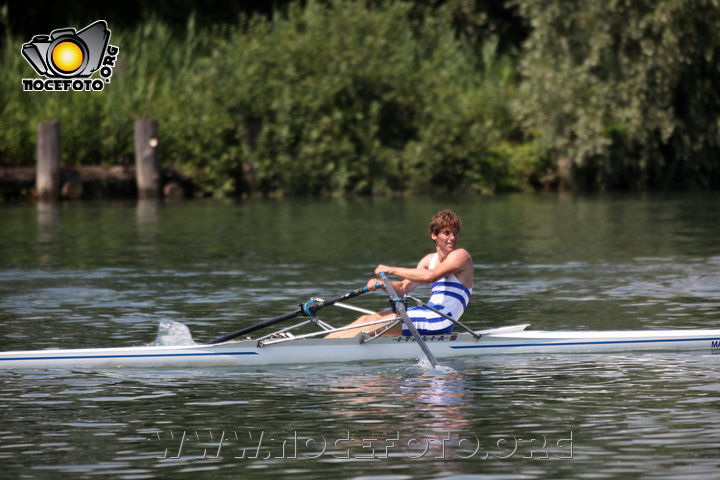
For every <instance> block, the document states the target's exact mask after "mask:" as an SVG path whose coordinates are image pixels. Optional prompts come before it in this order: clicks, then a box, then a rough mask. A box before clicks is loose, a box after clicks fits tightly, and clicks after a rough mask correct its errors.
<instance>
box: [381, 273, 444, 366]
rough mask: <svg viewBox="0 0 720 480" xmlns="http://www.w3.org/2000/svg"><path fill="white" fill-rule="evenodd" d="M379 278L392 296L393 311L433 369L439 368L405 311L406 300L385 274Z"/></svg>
mask: <svg viewBox="0 0 720 480" xmlns="http://www.w3.org/2000/svg"><path fill="white" fill-rule="evenodd" d="M378 278H380V280H381V281H382V283H383V285H385V291H387V293H388V295H389V296H390V301H391V302H392V304H393V307H394V308H393V310H394V311H395V313H396V314H397V315H398V316H399V317H400V318H401V319H402V321H403V323H404V324H405V326H406V327H407V329H408V330H410V333H411V334H412V336H413V337H414V338H415V342H416V343H417V344H418V345H419V346H420V349H421V350H422V351H423V353H424V354H425V357H426V358H427V359H428V361H429V362H430V364H431V365H432V366H433V368H435V367H437V365H438V361H437V359H436V358H435V355H433V353H432V352H431V351H430V348H429V347H428V346H427V344H426V343H425V340H423V339H422V337H421V336H420V332H418V331H417V328H415V324H414V323H413V322H412V320H411V319H410V317H409V316H408V314H407V310H406V309H405V302H404V300H403V299H402V298H399V297H398V295H397V293H396V292H395V287H393V286H392V283H391V282H390V279H388V278H387V275H386V274H385V272H380V274H379V275H378Z"/></svg>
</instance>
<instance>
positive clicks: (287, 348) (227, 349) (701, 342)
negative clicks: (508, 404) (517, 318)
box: [0, 325, 720, 369]
mask: <svg viewBox="0 0 720 480" xmlns="http://www.w3.org/2000/svg"><path fill="white" fill-rule="evenodd" d="M526 328H527V325H515V326H510V327H503V328H495V329H489V330H483V331H478V332H476V333H479V334H480V335H481V336H480V338H479V339H475V338H473V336H472V335H471V334H469V333H457V334H450V335H438V336H426V337H424V339H425V342H426V343H427V345H428V347H429V348H430V350H432V353H433V354H434V355H435V356H436V357H437V358H441V359H448V358H456V357H472V356H478V355H488V354H523V353H525V354H528V353H529V354H533V353H535V354H536V353H541V354H544V353H592V352H636V351H653V350H656V351H657V350H665V351H689V350H699V351H703V350H704V351H707V352H713V353H715V352H719V351H720V329H716V330H710V329H708V330H647V331H632V330H614V331H541V330H526ZM418 353H419V350H418V348H417V345H416V344H415V343H414V340H413V339H412V337H378V338H376V339H373V340H371V341H367V342H363V341H362V339H361V337H356V338H332V339H325V338H305V339H292V340H289V341H288V340H287V339H283V340H282V341H278V342H275V343H273V341H272V340H268V341H265V342H260V344H259V342H258V341H256V340H242V341H230V342H225V343H220V344H213V345H208V344H204V345H197V344H196V345H187V346H141V347H121V348H83V349H58V350H28V351H11V352H2V353H0V368H2V369H26V368H30V369H36V368H40V369H54V368H61V369H64V368H92V369H105V368H193V367H226V366H240V367H245V366H263V365H282V364H310V363H338V362H357V361H368V360H396V361H397V360H415V359H417V358H418Z"/></svg>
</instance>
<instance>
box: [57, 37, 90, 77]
mask: <svg viewBox="0 0 720 480" xmlns="http://www.w3.org/2000/svg"><path fill="white" fill-rule="evenodd" d="M52 61H53V64H55V66H56V67H57V68H59V69H60V70H62V71H63V72H67V73H71V72H74V71H75V70H77V69H78V68H80V66H81V65H82V63H83V53H82V50H80V47H78V46H77V44H76V43H73V42H60V43H58V44H57V45H56V46H55V48H53V52H52Z"/></svg>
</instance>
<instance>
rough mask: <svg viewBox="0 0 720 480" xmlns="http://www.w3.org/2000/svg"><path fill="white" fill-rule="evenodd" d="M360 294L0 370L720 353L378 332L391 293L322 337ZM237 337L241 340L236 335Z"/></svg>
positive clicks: (611, 337)
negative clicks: (197, 334)
mask: <svg viewBox="0 0 720 480" xmlns="http://www.w3.org/2000/svg"><path fill="white" fill-rule="evenodd" d="M381 279H383V278H382V276H381ZM385 280H386V279H383V281H384V282H385ZM387 283H389V282H387ZM387 283H386V285H387ZM388 290H391V289H388ZM367 291H369V289H368V288H367V287H363V288H361V289H357V290H353V291H350V292H347V293H345V294H343V295H340V296H338V297H335V298H332V299H329V300H322V299H319V298H316V299H312V300H310V301H308V302H306V303H304V304H302V305H300V306H299V307H298V309H297V310H296V311H294V312H291V313H289V314H285V315H282V316H280V317H276V318H273V319H270V320H266V321H263V322H260V323H258V324H256V325H253V326H251V327H246V328H244V329H242V330H238V331H237V332H234V333H231V334H228V335H224V336H222V337H219V338H217V339H215V340H212V341H211V342H209V343H206V344H191V345H176V346H167V345H160V346H157V345H153V346H138V347H117V348H81V349H53V350H25V351H9V352H0V369H15V370H20V369H58V368H59V369H67V368H90V369H107V368H195V367H255V366H265V365H282V364H311V363H339V362H359V361H401V360H417V359H418V358H419V357H420V356H426V357H427V358H428V360H429V361H430V363H431V364H432V365H433V366H434V365H436V363H437V360H436V359H450V358H457V357H473V356H479V355H493V354H494V355H498V354H503V355H504V354H555V353H558V354H567V353H593V352H644V351H692V350H695V351H707V352H717V351H720V329H673V330H606V331H590V330H588V331H544V330H527V327H528V326H529V325H527V324H522V325H512V326H507V327H500V328H490V329H484V330H472V329H470V328H468V327H467V326H465V325H463V324H460V323H459V322H458V329H457V330H458V332H457V333H452V334H446V335H435V336H421V335H419V334H417V331H416V332H415V334H417V335H415V334H414V335H412V336H385V335H383V333H385V332H387V331H388V330H389V329H390V328H391V327H392V326H393V325H395V324H396V323H397V322H400V321H406V323H407V322H409V319H407V318H404V317H406V316H407V315H406V314H405V313H404V303H405V302H406V300H407V299H405V298H397V297H395V294H394V292H390V291H388V293H389V294H390V300H391V304H393V305H394V307H395V308H396V309H395V311H396V313H397V317H396V318H394V319H391V320H389V321H388V320H380V321H376V322H368V323H367V324H365V325H363V326H366V327H374V330H371V331H369V332H365V333H362V334H359V335H357V336H356V337H353V338H323V337H324V336H325V335H327V334H329V333H331V332H336V331H342V330H345V329H347V328H358V325H354V326H353V327H341V328H334V327H332V326H331V325H329V324H327V323H326V322H324V321H322V320H320V319H319V318H318V317H317V312H318V310H320V309H321V308H323V307H325V306H329V305H335V306H338V307H343V308H348V309H351V310H357V311H360V312H362V313H374V312H372V311H370V310H365V309H362V308H358V307H356V306H351V305H347V304H345V303H343V300H346V299H349V298H352V297H356V296H358V295H361V294H363V293H366V292H367ZM415 300H416V299H415ZM418 302H419V301H418ZM419 303H420V302H419ZM296 317H310V318H309V319H305V320H303V321H301V322H300V323H297V324H295V325H292V326H289V327H285V328H282V329H280V330H276V331H273V332H272V333H269V334H266V335H263V336H260V337H258V338H255V339H252V338H250V337H245V336H246V335H248V334H249V333H251V332H254V331H256V330H259V329H262V328H266V327H269V326H271V325H275V324H277V323H280V322H282V321H285V320H289V319H291V318H296ZM311 324H314V325H315V326H316V327H317V330H316V331H314V332H311V333H304V334H294V333H293V331H296V330H297V329H299V328H301V327H305V326H308V325H311ZM238 337H244V338H243V339H241V340H236V339H237V338H238Z"/></svg>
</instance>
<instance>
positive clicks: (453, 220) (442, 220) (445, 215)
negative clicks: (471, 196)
mask: <svg viewBox="0 0 720 480" xmlns="http://www.w3.org/2000/svg"><path fill="white" fill-rule="evenodd" d="M460 225H462V220H460V217H458V216H457V214H456V213H455V212H453V211H452V210H449V209H447V208H446V209H444V210H440V211H439V212H437V213H436V214H435V215H433V217H432V218H431V219H430V233H434V234H435V235H437V234H438V233H440V230H443V229H445V228H452V229H454V230H457V231H458V232H459V231H460Z"/></svg>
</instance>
